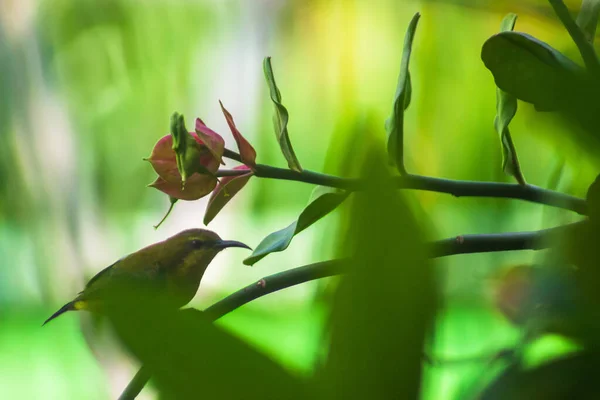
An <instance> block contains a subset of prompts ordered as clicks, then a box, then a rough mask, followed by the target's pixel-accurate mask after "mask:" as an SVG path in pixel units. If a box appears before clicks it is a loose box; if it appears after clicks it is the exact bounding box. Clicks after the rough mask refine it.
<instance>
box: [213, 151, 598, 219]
mask: <svg viewBox="0 0 600 400" xmlns="http://www.w3.org/2000/svg"><path fill="white" fill-rule="evenodd" d="M225 157H228V158H231V159H234V160H235V159H237V158H239V155H238V154H237V153H235V152H233V151H231V150H226V151H225ZM247 173H248V171H242V170H224V171H219V172H218V173H217V175H218V176H238V175H244V174H247ZM254 174H255V176H257V177H259V178H266V179H281V180H288V181H297V182H304V183H311V184H314V185H321V186H329V187H335V188H338V189H345V190H350V191H358V190H363V189H365V188H366V187H368V182H365V181H364V180H363V179H359V178H342V177H338V176H333V175H327V174H321V173H318V172H313V171H309V170H306V169H305V170H303V171H302V172H296V171H292V170H290V169H284V168H277V167H271V166H269V165H264V164H257V165H256V169H255V171H254ZM391 185H393V186H394V187H396V188H398V189H413V190H425V191H430V192H438V193H447V194H451V195H453V196H456V197H495V198H510V199H518V200H525V201H530V202H533V203H539V204H545V205H548V206H552V207H557V208H562V209H565V210H570V211H575V212H576V213H579V214H582V215H585V214H586V205H585V200H583V199H580V198H578V197H574V196H570V195H568V194H564V193H560V192H556V191H553V190H548V189H543V188H540V187H538V186H535V185H529V184H525V185H521V184H515V183H499V182H481V181H464V180H453V179H443V178H434V177H429V176H421V175H410V174H407V175H401V176H395V177H393V178H392V182H391Z"/></svg>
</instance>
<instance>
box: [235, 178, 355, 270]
mask: <svg viewBox="0 0 600 400" xmlns="http://www.w3.org/2000/svg"><path fill="white" fill-rule="evenodd" d="M349 194H350V192H345V191H340V190H338V189H333V188H329V187H325V186H317V187H316V188H315V190H313V193H312V195H311V200H310V202H309V204H308V205H307V206H306V208H305V209H304V210H303V211H302V213H301V214H300V216H299V217H298V219H297V220H296V221H294V222H293V223H292V224H290V225H289V226H287V227H286V228H283V229H281V230H279V231H277V232H273V233H271V234H270V235H268V236H267V237H266V238H264V239H263V240H262V242H260V244H259V245H258V246H256V249H254V252H253V253H252V255H251V256H250V257H248V258H246V259H245V260H244V264H246V265H254V264H255V263H256V262H258V261H259V260H261V259H262V258H263V257H266V256H267V255H268V254H270V253H274V252H278V251H283V250H285V249H287V247H288V246H289V245H290V243H291V241H292V239H293V237H294V236H296V235H297V234H298V233H300V232H302V231H303V230H305V229H306V228H308V227H309V226H311V225H312V224H314V223H315V222H317V221H318V220H320V219H321V218H323V217H324V216H326V215H327V214H329V213H330V212H331V211H333V210H335V209H336V208H337V207H338V206H339V205H340V204H342V203H343V202H344V200H346V198H347V197H348V195H349Z"/></svg>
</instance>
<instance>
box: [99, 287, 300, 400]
mask: <svg viewBox="0 0 600 400" xmlns="http://www.w3.org/2000/svg"><path fill="white" fill-rule="evenodd" d="M136 295H137V293H136ZM138 303H139V302H138ZM138 303H134V304H138ZM107 314H108V315H109V316H110V318H111V320H112V322H113V324H114V327H115V330H116V332H117V334H118V335H119V337H120V338H121V340H122V341H123V342H124V344H125V345H126V346H127V348H128V349H129V350H130V351H131V352H132V353H133V354H134V355H135V356H136V357H137V358H138V359H139V360H140V361H141V362H142V363H143V364H144V368H147V369H148V371H149V372H150V374H151V376H152V379H153V381H154V383H155V384H156V387H157V389H158V391H159V393H160V394H161V396H160V398H161V399H162V398H164V399H196V398H202V399H257V400H258V399H273V400H275V399H298V400H301V399H307V398H310V395H309V394H308V393H307V392H306V390H307V389H306V387H305V385H304V384H303V383H302V381H301V380H300V379H298V378H296V377H294V376H292V375H291V374H290V373H289V372H287V371H286V370H285V369H284V368H283V367H282V366H281V365H279V364H278V363H276V362H274V361H273V360H271V359H270V358H268V357H267V356H266V355H264V354H262V353H261V352H259V351H257V350H256V349H254V348H253V347H252V346H250V345H249V344H247V343H246V342H244V341H242V340H240V339H239V338H237V337H235V336H233V335H231V334H229V333H227V332H225V331H224V330H223V329H220V328H219V327H217V326H215V325H213V324H212V323H211V322H210V321H209V320H208V319H206V318H205V317H204V315H203V314H202V313H201V312H199V311H197V310H193V309H189V310H185V311H173V310H168V309H166V308H165V307H161V304H159V302H156V304H154V303H153V301H152V300H150V301H149V303H148V307H142V308H140V307H139V306H138V307H134V306H132V305H131V304H128V303H125V304H123V305H122V307H121V306H115V307H114V308H112V307H111V308H109V309H107Z"/></svg>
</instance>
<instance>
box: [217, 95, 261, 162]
mask: <svg viewBox="0 0 600 400" xmlns="http://www.w3.org/2000/svg"><path fill="white" fill-rule="evenodd" d="M219 104H220V105H221V110H222V111H223V115H225V119H226V120H227V124H228V125H229V129H231V133H232V134H233V138H234V139H235V142H236V143H237V146H238V150H239V151H240V156H241V157H242V162H243V163H244V164H246V165H247V166H249V167H250V168H252V169H254V167H256V150H254V147H252V145H251V144H250V143H249V142H248V141H247V140H246V138H244V137H243V136H242V134H241V133H240V131H239V130H238V129H237V127H236V126H235V122H234V121H233V117H232V116H231V114H230V113H229V111H227V110H226V109H225V107H224V106H223V103H222V102H221V100H219Z"/></svg>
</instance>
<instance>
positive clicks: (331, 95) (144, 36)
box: [0, 0, 598, 399]
mask: <svg viewBox="0 0 600 400" xmlns="http://www.w3.org/2000/svg"><path fill="white" fill-rule="evenodd" d="M567 4H568V5H569V6H570V7H572V9H577V7H578V2H567ZM417 11H419V12H421V13H422V18H421V21H420V23H419V27H418V29H417V34H416V40H415V45H414V50H413V56H412V59H411V72H412V78H413V101H412V103H411V106H410V108H409V110H408V114H407V121H406V124H407V125H406V126H407V132H408V133H407V135H408V136H407V165H408V169H409V170H410V171H412V172H414V173H419V174H426V175H432V176H438V177H446V178H454V179H472V180H486V181H487V180H493V181H510V178H509V177H507V176H505V175H504V174H503V172H502V170H501V151H500V144H499V140H498V137H497V134H496V132H495V131H494V128H493V119H494V115H495V86H494V82H493V79H492V76H491V74H490V73H489V71H488V70H486V68H485V67H484V65H483V63H482V62H481V60H480V50H481V45H482V44H483V42H484V41H485V40H486V39H487V38H488V37H489V36H491V35H492V34H494V33H495V32H497V31H498V28H499V24H500V21H501V19H502V17H503V16H504V15H505V14H506V13H507V12H515V13H517V14H518V15H519V19H518V21H517V26H516V29H517V30H519V31H525V32H528V33H531V34H533V35H535V36H536V37H538V38H540V39H541V40H544V41H546V42H548V43H550V44H552V45H553V46H554V47H556V48H558V49H560V50H561V51H563V52H564V53H566V54H568V55H569V56H571V57H573V58H574V59H575V60H578V58H577V57H578V56H577V52H576V51H575V49H574V46H573V44H572V43H571V41H570V40H569V37H568V35H567V34H566V32H565V31H564V29H563V28H562V26H561V25H560V23H559V22H558V20H557V18H555V16H554V15H553V14H552V11H551V8H550V7H549V6H548V5H547V4H546V3H545V2H540V1H534V0H531V1H523V0H514V1H502V2H500V1H471V2H469V1H459V0H454V1H450V0H448V1H397V0H369V1H362V0H287V1H286V0H237V1H233V0H187V1H184V0H177V1H166V0H147V1H142V0H102V1H100V0H78V1H73V0H71V1H67V0H52V1H49V0H0V93H1V96H0V260H1V261H0V398H7V399H8V398H19V399H46V398H48V399H58V398H61V399H66V398H86V399H108V398H116V397H117V396H118V395H119V394H120V393H121V391H122V390H123V388H124V387H125V386H126V384H127V382H128V381H129V380H130V378H131V377H132V376H133V374H134V373H135V371H136V369H137V367H138V364H137V362H136V361H135V360H134V359H132V358H131V357H130V356H128V354H127V353H126V352H125V351H124V350H123V349H122V348H121V347H120V346H119V344H118V343H117V341H116V340H115V339H114V337H113V336H112V335H111V332H110V330H109V329H108V328H107V327H106V326H104V325H102V324H98V323H97V322H95V321H94V320H92V319H91V318H90V317H89V315H86V314H85V313H81V314H75V313H70V314H67V315H65V316H63V317H61V318H60V319H58V320H56V321H54V322H53V323H52V324H49V325H48V326H45V327H44V328H43V329H42V328H41V323H42V322H43V321H44V320H45V319H46V318H47V316H48V315H49V314H50V313H51V312H53V311H55V309H56V308H58V307H59V306H61V305H62V304H64V303H65V302H66V301H68V300H70V299H71V298H73V296H74V295H75V294H76V293H77V292H78V291H79V290H81V288H82V287H83V284H84V283H85V282H86V281H87V279H89V278H90V277H91V276H93V275H94V274H95V273H96V272H98V271H99V270H100V269H102V268H104V267H105V266H107V265H109V264H111V263H112V262H114V261H115V260H116V259H118V258H119V257H121V256H123V255H125V254H127V253H130V252H133V251H135V250H137V249H139V248H141V247H143V246H145V245H148V244H151V243H153V242H156V241H159V240H162V239H165V238H167V237H169V236H171V235H172V234H174V233H177V232H179V231H180V230H182V229H185V228H190V227H200V226H202V217H203V213H204V209H205V206H206V199H201V200H198V201H194V202H179V203H178V204H177V205H176V207H175V209H174V211H173V213H172V214H171V216H170V217H169V219H168V220H167V221H166V222H165V223H164V225H163V226H161V227H160V228H159V229H158V230H155V229H153V225H154V224H156V223H157V222H158V221H159V220H160V218H161V217H162V215H163V214H164V212H165V211H166V209H167V207H168V204H169V202H168V198H167V197H166V196H165V195H164V194H162V193H160V192H158V191H156V190H154V189H151V188H146V185H147V184H148V183H150V182H152V180H153V179H154V172H153V171H152V168H151V166H150V165H149V164H148V163H146V162H144V161H142V158H144V157H146V156H148V155H149V154H150V150H151V149H152V146H153V145H154V143H155V142H156V141H157V140H158V139H159V138H160V137H162V136H163V135H165V134H166V133H167V132H168V128H169V117H170V115H171V114H172V112H174V111H178V112H181V113H183V114H184V115H185V116H186V118H187V121H188V125H191V121H193V118H195V117H201V118H202V119H203V120H204V121H205V122H206V123H207V124H208V125H209V126H210V127H212V128H213V129H214V130H216V131H217V132H220V133H221V134H222V135H223V136H224V137H225V140H226V143H227V146H228V147H229V148H235V143H234V141H233V139H232V137H231V136H230V135H229V133H228V132H229V130H228V128H227V125H226V122H225V120H224V118H223V116H222V115H221V112H220V108H219V104H218V100H219V99H220V100H222V101H223V103H224V105H225V106H226V107H227V108H228V109H229V111H230V112H231V113H232V114H233V116H234V118H235V120H236V123H237V125H238V127H239V129H240V130H241V132H242V133H243V134H244V135H245V136H246V138H248V139H249V140H250V141H251V143H253V145H254V146H255V148H256V149H257V153H258V161H259V162H261V163H264V164H270V165H275V166H282V167H283V166H285V161H284V159H283V157H282V156H281V154H280V152H279V149H278V146H277V143H276V140H275V137H274V134H273V133H272V127H271V112H272V106H271V104H270V100H269V97H268V92H267V88H266V85H265V82H264V77H263V73H262V59H263V57H265V56H272V57H273V59H272V60H273V67H274V70H275V74H276V77H277V82H278V85H279V87H280V90H281V91H282V95H283V103H284V104H285V105H286V107H287V108H288V110H289V112H290V125H289V130H290V136H291V139H292V141H293V143H294V147H295V150H296V153H297V155H298V157H299V159H300V162H301V163H302V165H303V167H304V168H306V169H311V170H315V171H324V172H328V173H335V174H339V175H342V176H344V175H351V174H352V173H353V171H354V169H353V166H352V165H348V164H347V163H346V164H342V163H341V160H342V159H344V156H345V153H346V150H345V149H347V148H349V147H348V146H358V147H359V148H360V146H361V143H358V145H357V144H356V143H355V142H356V141H357V140H358V141H360V140H361V139H364V140H366V138H368V137H373V136H375V137H380V138H381V140H383V138H384V137H385V131H384V125H383V122H384V120H385V118H387V116H388V115H389V112H390V110H391V105H392V100H393V95H394V91H395V86H396V80H397V73H398V70H399V64H400V55H401V51H402V43H403V37H404V33H405V30H406V27H407V25H408V21H409V20H410V18H411V17H412V15H413V14H414V13H415V12H417ZM511 130H512V132H513V139H514V141H515V144H516V147H517V150H518V151H519V154H520V161H521V164H522V168H523V171H524V174H525V176H526V178H527V179H528V181H529V182H530V183H533V184H536V185H540V186H544V187H549V188H553V189H556V190H560V191H564V192H567V193H570V194H574V195H578V196H584V195H585V190H586V188H587V186H588V185H589V183H590V182H591V181H592V180H593V178H594V177H595V175H596V174H595V171H597V169H598V166H597V161H596V160H595V159H594V158H593V157H592V156H591V155H590V154H588V153H587V152H586V151H585V150H584V149H582V148H581V147H580V146H578V144H577V143H576V142H573V141H572V140H571V139H570V135H569V130H568V128H567V127H566V125H564V124H562V123H561V122H560V121H559V120H557V119H556V118H555V117H553V116H551V115H548V114H541V113H536V112H535V111H534V110H533V108H532V107H531V106H529V105H526V104H522V103H520V105H519V112H518V113H517V116H516V118H515V120H514V121H513V123H512V124H511ZM354 148H356V147H354ZM311 190H312V187H311V186H310V185H307V184H304V183H297V182H279V181H274V180H264V179H257V178H253V179H252V180H251V181H250V183H249V184H248V186H247V187H246V188H245V189H244V190H243V191H242V192H241V193H240V194H238V195H237V196H236V198H235V199H234V200H233V201H231V202H230V203H229V204H228V206H227V207H226V208H225V209H224V210H223V211H222V212H221V214H220V215H219V216H218V217H217V218H216V219H215V220H214V221H213V222H212V223H211V224H210V226H209V228H210V229H212V230H215V231H216V232H218V233H219V234H220V235H221V236H222V237H224V238H228V239H235V240H240V241H243V242H245V243H248V244H249V245H251V246H256V245H257V244H258V243H259V242H260V240H261V239H262V238H263V237H264V236H266V235H267V234H268V233H270V232H272V231H275V230H278V229H281V228H283V227H285V226H287V225H288V224H289V223H291V222H292V221H293V220H294V219H295V218H296V217H297V215H298V213H299V212H300V211H301V209H302V208H303V207H304V205H305V204H306V201H307V200H308V196H309V194H310V192H311ZM406 195H407V196H408V197H409V198H410V199H411V202H412V204H413V205H414V210H415V213H418V215H419V219H420V220H422V224H423V227H424V229H426V230H427V232H428V237H429V238H430V239H436V238H444V237H449V236H454V235H459V234H466V233H492V232H509V231H517V230H536V229H540V228H542V227H548V226H554V225H558V224H561V223H565V222H570V221H573V220H574V219H575V218H576V217H574V216H573V215H572V214H571V213H568V212H565V211H560V210H555V209H550V208H547V207H544V206H540V205H535V204H528V203H524V202H518V201H512V200H494V199H466V198H460V199H459V198H452V197H450V196H448V195H441V194H436V193H425V192H423V193H417V192H414V193H413V192H411V193H406ZM339 215H340V213H339V212H336V213H334V214H333V215H331V216H329V217H328V218H327V219H325V220H324V221H321V222H319V223H318V224H316V225H315V226H313V227H311V228H310V229H309V230H307V231H305V232H303V233H302V234H300V235H299V236H298V237H296V238H295V239H294V241H293V243H292V245H291V246H290V248H289V249H288V250H287V251H286V252H284V253H276V254H272V255H270V256H268V257H267V258H265V259H264V260H262V261H260V262H259V263H258V264H257V265H255V266H254V267H252V268H250V267H247V266H244V265H242V260H243V258H244V257H245V256H247V254H246V253H245V252H244V251H243V250H238V249H234V250H229V251H227V252H224V253H223V254H221V255H220V256H219V257H218V258H217V259H216V260H215V261H214V262H213V264H211V267H210V269H209V270H208V272H207V275H205V278H204V280H203V282H202V285H201V290H200V292H199V294H198V295H197V296H196V298H195V299H194V300H193V302H192V303H191V304H190V306H192V307H196V308H199V309H202V308H204V307H206V306H208V305H210V304H212V303H213V302H215V301H217V300H219V299H221V298H223V297H224V296H226V295H227V294H229V293H231V292H233V291H235V290H237V289H239V288H241V287H243V286H245V285H247V284H249V283H251V282H253V281H254V280H257V279H260V278H261V277H263V276H265V275H269V274H272V273H275V272H279V271H283V270H285V269H287V268H292V267H296V266H300V265H304V264H307V263H310V262H314V261H320V260H324V259H327V258H330V257H332V255H333V254H334V250H333V249H332V244H333V243H335V235H336V227H337V225H338V223H339V218H338V217H339ZM543 257H544V254H542V253H534V252H517V253H494V254H482V255H463V256H454V257H449V258H445V259H443V260H437V261H436V270H437V271H438V272H439V274H440V276H441V277H443V279H442V280H441V281H442V283H443V285H442V286H443V287H442V288H441V290H443V292H444V299H445V306H444V310H443V313H442V314H441V315H440V318H439V322H438V326H437V335H436V338H437V341H436V344H435V346H434V349H433V350H432V351H433V353H434V354H435V355H437V356H438V357H439V359H440V360H442V362H438V363H435V364H434V365H432V366H430V367H427V368H426V379H425V390H424V393H425V394H424V397H425V398H428V399H452V398H460V397H461V394H462V393H465V392H466V391H469V390H471V389H472V388H473V387H475V386H477V385H482V384H484V383H485V382H486V381H489V379H492V378H493V374H494V373H495V372H497V370H499V368H501V365H499V364H498V363H490V361H489V357H487V358H486V357H483V358H482V357H481V356H486V355H487V356H493V354H494V353H495V352H497V351H499V350H502V349H505V348H507V347H511V346H513V345H514V344H515V343H516V342H517V341H518V339H519V331H518V329H517V328H515V327H513V326H511V324H510V323H509V322H507V320H505V319H504V318H503V316H502V315H501V314H500V313H499V312H498V311H496V310H495V309H494V307H493V305H492V302H491V296H490V293H491V291H492V289H493V285H494V279H495V276H497V273H498V271H499V270H501V269H503V268H505V267H507V266H510V265H512V264H516V263H527V262H535V261H539V260H540V259H541V258H543ZM329 283H330V282H328V281H321V282H313V283H309V284H305V285H302V286H299V287H294V288H290V289H287V290H285V291H282V292H279V293H276V294H272V295H269V296H267V297H264V298H261V299H259V300H257V301H255V302H253V303H251V304H249V305H247V306H244V307H243V308H241V309H239V310H237V311H235V312H234V313H232V314H230V315H228V316H227V317H225V318H223V319H222V320H221V321H219V324H221V325H223V326H225V327H227V329H229V330H230V331H232V332H234V333H235V334H237V335H239V336H240V337H243V338H245V339H246V340H248V341H249V342H251V343H252V344H254V345H255V346H257V347H258V348H260V349H262V350H263V351H264V352H266V353H268V354H269V355H271V356H272V357H273V358H274V359H276V360H278V361H280V362H281V363H283V364H284V365H285V366H286V367H287V368H288V369H289V370H292V371H294V372H295V373H297V374H299V375H309V374H310V373H311V371H312V369H313V366H314V365H315V362H316V360H318V359H319V357H320V355H321V354H323V351H324V349H323V346H322V345H321V343H322V341H321V339H322V331H323V324H324V321H325V318H326V315H327V308H326V307H325V304H326V303H325V302H324V301H323V299H324V298H326V297H327V295H328V293H329V291H328V290H327V288H328V284H329ZM572 347H573V345H572V344H570V343H568V342H565V341H564V340H562V339H559V338H558V337H556V338H553V337H547V338H545V339H544V340H541V341H540V343H539V345H538V346H534V347H533V350H532V351H530V353H531V354H528V355H527V357H529V359H530V360H531V362H532V363H535V362H541V361H542V360H543V359H544V358H545V357H548V356H550V355H552V354H556V353H558V352H562V351H568V350H569V349H572ZM446 359H447V360H448V361H447V362H444V361H443V360H446ZM457 359H458V360H463V361H459V362H456V361H453V360H457ZM465 360H466V361H465ZM142 396H143V398H147V399H149V398H154V393H153V391H152V389H151V388H147V389H145V390H144V392H143V394H142Z"/></svg>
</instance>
